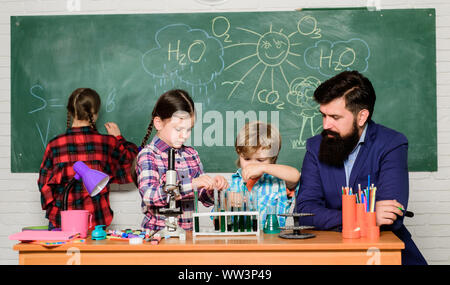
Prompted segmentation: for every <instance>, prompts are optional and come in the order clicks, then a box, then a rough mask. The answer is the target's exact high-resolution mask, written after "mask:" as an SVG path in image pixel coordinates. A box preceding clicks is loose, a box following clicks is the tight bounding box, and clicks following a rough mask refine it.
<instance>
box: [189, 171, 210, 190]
mask: <svg viewBox="0 0 450 285" xmlns="http://www.w3.org/2000/svg"><path fill="white" fill-rule="evenodd" d="M214 184H215V182H214V179H212V178H211V177H209V176H208V175H205V174H204V175H201V176H199V177H197V178H194V179H192V187H196V188H197V189H200V188H205V189H206V190H214Z"/></svg>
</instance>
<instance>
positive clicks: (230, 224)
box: [225, 191, 233, 232]
mask: <svg viewBox="0 0 450 285" xmlns="http://www.w3.org/2000/svg"><path fill="white" fill-rule="evenodd" d="M225 194H226V201H227V202H226V203H227V211H228V212H231V197H230V191H226V193H225ZM232 218H233V217H232V216H231V215H229V216H227V231H229V232H231V231H232V230H233V221H232Z"/></svg>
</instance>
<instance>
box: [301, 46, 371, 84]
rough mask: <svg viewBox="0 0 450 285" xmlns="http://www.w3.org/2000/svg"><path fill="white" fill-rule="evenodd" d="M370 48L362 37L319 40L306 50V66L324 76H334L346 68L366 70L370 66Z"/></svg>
mask: <svg viewBox="0 0 450 285" xmlns="http://www.w3.org/2000/svg"><path fill="white" fill-rule="evenodd" d="M369 58H370V48H369V45H368V44H367V43H366V42H365V41H364V40H362V39H358V38H353V39H350V40H348V41H337V42H331V41H327V40H320V41H317V42H316V43H315V44H314V46H311V47H308V48H307V49H306V50H305V52H304V57H303V59H304V61H305V64H306V66H308V67H309V68H311V69H316V70H317V71H318V72H319V73H320V74H322V75H324V76H327V77H329V76H333V75H336V74H337V73H340V72H342V71H344V70H358V71H360V72H365V71H366V70H367V69H368V68H369Z"/></svg>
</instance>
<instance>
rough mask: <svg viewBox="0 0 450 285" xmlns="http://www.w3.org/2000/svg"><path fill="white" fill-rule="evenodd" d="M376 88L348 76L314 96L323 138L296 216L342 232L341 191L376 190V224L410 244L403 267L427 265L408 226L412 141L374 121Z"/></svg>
mask: <svg viewBox="0 0 450 285" xmlns="http://www.w3.org/2000/svg"><path fill="white" fill-rule="evenodd" d="M375 99H376V96H375V90H374V88H373V86H372V83H371V82H370V81H369V80H368V79H367V78H366V77H364V76H363V75H362V74H360V73H359V72H357V71H344V72H342V73H340V74H338V75H336V76H334V77H333V78H330V79H328V80H327V81H325V82H324V83H322V84H321V85H320V86H319V87H317V89H316V90H315V92H314V100H315V101H316V102H317V103H318V104H319V105H320V109H319V110H320V113H321V114H322V117H323V132H322V133H321V134H320V135H316V136H314V137H312V138H310V139H308V141H307V143H306V154H305V158H304V160H303V166H302V171H301V179H300V189H299V192H298V196H297V205H296V212H304V213H313V214H315V215H314V216H311V217H303V218H302V219H301V222H302V223H304V224H307V225H313V226H315V227H316V229H318V230H335V231H342V197H341V195H342V191H341V189H342V186H348V187H352V188H353V190H354V191H357V189H358V184H360V185H361V188H365V187H367V181H368V175H370V182H371V184H372V183H373V184H374V185H375V186H376V187H377V191H376V199H375V200H376V203H375V211H376V221H377V225H378V226H380V230H381V231H383V230H389V231H392V232H393V233H394V234H395V235H396V236H397V237H399V238H400V239H401V240H402V241H403V242H404V243H405V249H403V250H402V264H427V263H426V260H425V259H424V257H423V256H422V254H421V253H420V251H419V249H418V248H417V246H416V245H415V244H414V242H413V240H412V239H411V234H410V233H409V232H408V230H407V229H406V227H405V225H404V224H403V218H404V216H403V214H404V212H403V211H402V210H400V209H399V208H402V209H405V210H406V208H407V206H408V196H409V179H408V158H407V156H408V140H407V138H406V137H405V136H404V135H403V134H401V133H399V132H397V131H394V130H392V129H389V128H387V127H384V126H382V125H379V124H376V123H375V122H373V121H372V120H371V117H372V114H373V111H374V106H375Z"/></svg>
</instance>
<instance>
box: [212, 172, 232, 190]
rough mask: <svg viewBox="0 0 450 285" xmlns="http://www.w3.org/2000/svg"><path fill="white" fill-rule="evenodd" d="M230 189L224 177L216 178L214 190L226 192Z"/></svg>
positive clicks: (218, 176)
mask: <svg viewBox="0 0 450 285" xmlns="http://www.w3.org/2000/svg"><path fill="white" fill-rule="evenodd" d="M229 187H230V185H228V181H227V180H226V179H225V177H223V176H222V175H217V176H216V177H214V188H215V189H218V190H226V189H228V188H229Z"/></svg>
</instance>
